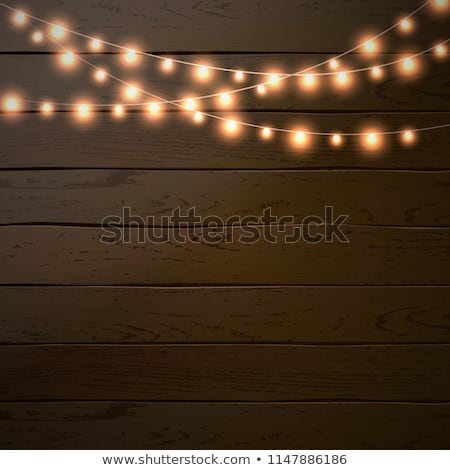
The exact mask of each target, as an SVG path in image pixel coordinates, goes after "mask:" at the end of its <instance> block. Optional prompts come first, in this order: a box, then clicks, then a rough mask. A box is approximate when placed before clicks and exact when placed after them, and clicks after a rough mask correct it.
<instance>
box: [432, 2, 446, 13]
mask: <svg viewBox="0 0 450 470" xmlns="http://www.w3.org/2000/svg"><path fill="white" fill-rule="evenodd" d="M448 5H449V3H448V0H433V4H432V6H433V8H434V9H435V10H438V11H439V10H444V9H445V8H447V7H448Z"/></svg>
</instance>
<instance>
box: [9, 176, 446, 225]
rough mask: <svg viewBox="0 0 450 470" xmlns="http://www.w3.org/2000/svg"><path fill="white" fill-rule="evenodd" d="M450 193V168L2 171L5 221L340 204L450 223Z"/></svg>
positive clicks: (405, 219) (145, 217) (375, 216)
mask: <svg viewBox="0 0 450 470" xmlns="http://www.w3.org/2000/svg"><path fill="white" fill-rule="evenodd" d="M418 188H420V191H418ZM449 198H450V172H448V171H445V172H426V173H425V172H395V171H394V172H387V171H385V172H375V171H333V172H329V171H314V172H308V171H288V172H283V171H278V172H271V173H269V172H261V171H260V172H256V171H251V172H248V171H243V172H239V171H234V172H229V171H225V172H224V171H208V172H192V171H190V172H189V171H185V172H182V171H142V170H140V171H132V170H112V171H111V170H82V171H3V172H1V171H0V224H3V225H4V224H23V223H62V224H64V223H70V224H98V225H100V224H101V221H102V220H103V219H104V218H105V217H107V216H109V215H117V216H120V218H121V223H122V224H125V225H127V224H130V223H132V222H135V221H136V220H137V221H138V223H140V224H141V225H155V226H168V225H169V221H168V219H167V218H168V217H169V216H171V215H173V214H174V211H175V210H177V209H179V211H180V213H181V214H182V215H187V214H188V211H189V210H192V209H194V210H195V215H196V216H198V217H201V218H204V217H207V216H213V215H214V216H217V217H220V218H221V219H222V220H223V223H227V220H230V218H231V217H233V216H239V217H240V218H242V217H246V216H258V217H262V216H263V211H264V210H267V209H269V208H270V210H271V212H272V214H273V215H274V216H277V217H283V216H287V217H292V218H293V219H292V221H295V222H297V223H300V222H301V221H302V220H303V219H304V218H305V217H306V216H309V215H312V214H313V215H321V216H322V215H323V213H324V210H325V209H324V207H325V206H334V207H335V210H336V211H339V212H340V213H341V214H348V215H349V216H350V217H349V219H348V222H349V223H353V224H371V225H397V226H401V225H405V226H450V211H449V207H448V204H447V201H448V200H449ZM243 201H245V205H244V206H243ZM136 217H138V218H140V219H141V220H140V221H139V219H136ZM199 220H200V219H199ZM201 223H203V221H201ZM271 223H273V222H271Z"/></svg>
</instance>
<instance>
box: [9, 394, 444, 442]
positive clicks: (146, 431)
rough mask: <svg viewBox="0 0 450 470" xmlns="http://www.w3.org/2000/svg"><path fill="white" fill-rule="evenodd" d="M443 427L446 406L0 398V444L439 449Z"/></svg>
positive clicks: (442, 438) (442, 437)
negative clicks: (13, 400) (3, 400)
mask: <svg viewBox="0 0 450 470" xmlns="http://www.w3.org/2000/svg"><path fill="white" fill-rule="evenodd" d="M193 416H195V419H192V417H193ZM237 423H238V425H237ZM124 430H126V432H124ZM449 432H450V405H448V404H381V403H378V404H376V403H323V404H312V403H309V404H298V403H297V404H296V403H292V404H255V403H254V404H242V403H241V404H238V403H235V404H213V403H139V402H138V403H131V402H113V403H101V402H96V403H89V402H68V403H2V404H0V446H1V448H2V449H51V450H53V449H139V450H140V449H155V450H156V449H161V450H163V449H204V450H207V449H267V450H272V449H297V448H299V447H301V448H304V449H446V448H447V447H448V435H449Z"/></svg>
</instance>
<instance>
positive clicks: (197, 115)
mask: <svg viewBox="0 0 450 470" xmlns="http://www.w3.org/2000/svg"><path fill="white" fill-rule="evenodd" d="M204 119H205V116H204V115H203V113H201V112H200V111H197V112H196V113H194V122H196V123H197V124H200V123H201V122H203V121H204Z"/></svg>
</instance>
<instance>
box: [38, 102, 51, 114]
mask: <svg viewBox="0 0 450 470" xmlns="http://www.w3.org/2000/svg"><path fill="white" fill-rule="evenodd" d="M40 111H41V114H43V115H44V116H50V115H51V114H53V111H54V107H53V105H52V104H51V103H42V104H41V108H40Z"/></svg>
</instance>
